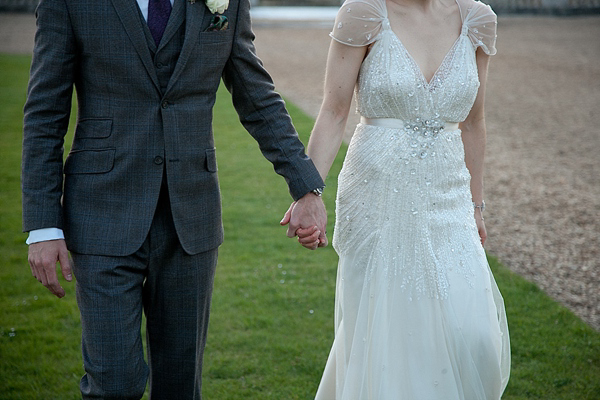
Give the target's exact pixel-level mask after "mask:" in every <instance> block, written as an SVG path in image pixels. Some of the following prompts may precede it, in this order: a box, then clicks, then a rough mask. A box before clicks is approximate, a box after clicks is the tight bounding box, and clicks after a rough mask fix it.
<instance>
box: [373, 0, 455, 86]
mask: <svg viewBox="0 0 600 400" xmlns="http://www.w3.org/2000/svg"><path fill="white" fill-rule="evenodd" d="M383 1H384V4H385V19H387V22H388V26H389V28H390V32H391V33H392V35H393V36H394V37H395V38H396V40H397V41H398V43H399V44H400V46H401V47H402V49H403V50H404V52H405V53H406V55H407V56H408V59H409V60H410V61H411V63H412V64H413V65H414V67H416V69H417V71H418V72H419V76H420V77H421V79H422V80H423V83H424V84H425V85H426V86H431V84H432V83H434V82H435V78H436V76H437V75H438V73H439V71H440V70H441V69H442V67H443V66H444V64H445V63H446V59H447V58H448V57H449V56H450V55H451V54H452V53H453V52H454V48H455V47H456V46H457V44H458V42H459V40H460V39H461V37H462V36H463V31H464V25H465V21H464V19H463V16H462V9H461V8H460V4H459V3H458V0H454V1H455V2H456V5H457V6H458V12H459V14H460V33H459V35H458V37H457V38H456V40H454V43H452V46H450V49H448V51H447V52H446V54H445V55H444V57H443V58H442V62H441V63H440V65H439V66H438V67H437V69H436V70H435V72H434V73H433V75H431V78H430V79H429V80H427V77H426V76H425V74H424V73H423V70H422V69H421V67H420V66H419V63H417V60H415V58H414V57H413V56H412V54H410V51H408V49H407V48H406V46H405V45H404V43H402V40H400V38H399V37H398V35H397V34H396V32H394V30H393V29H392V24H391V23H390V19H389V10H388V5H387V2H388V0H383Z"/></svg>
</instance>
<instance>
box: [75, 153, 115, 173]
mask: <svg viewBox="0 0 600 400" xmlns="http://www.w3.org/2000/svg"><path fill="white" fill-rule="evenodd" d="M114 163H115V149H102V150H78V151H72V152H71V153H70V154H69V156H68V157H67V161H66V162H65V175H70V174H103V173H105V172H108V171H110V170H111V169H112V168H113V165H114Z"/></svg>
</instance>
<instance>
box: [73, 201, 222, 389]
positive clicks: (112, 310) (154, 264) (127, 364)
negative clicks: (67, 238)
mask: <svg viewBox="0 0 600 400" xmlns="http://www.w3.org/2000/svg"><path fill="white" fill-rule="evenodd" d="M168 204H169V203H168V198H167V196H165V195H161V200H160V201H159V205H158V208H157V212H156V215H155V217H154V221H153V223H152V228H151V230H150V233H149V235H148V238H147V240H146V241H145V242H144V244H143V246H142V247H141V248H140V250H138V251H137V252H136V253H134V254H132V255H130V256H126V257H103V256H94V255H82V254H75V253H73V254H72V257H73V263H74V266H75V267H74V268H75V276H76V278H77V302H78V305H79V309H80V312H81V323H82V329H83V335H82V348H83V361H84V367H85V371H86V374H85V375H84V376H83V378H82V379H81V384H80V388H81V393H82V396H83V398H84V399H97V398H101V399H139V398H141V397H142V395H143V393H144V389H145V386H146V381H147V379H148V375H150V396H151V399H153V400H160V399H182V400H185V399H200V398H201V383H202V381H201V376H202V357H203V353H204V346H205V343H206V332H207V328H208V319H209V310H210V301H211V296H212V287H213V280H214V273H215V268H216V264H217V249H214V250H211V251H208V252H205V253H200V254H196V255H189V254H186V253H185V252H184V251H183V249H182V248H181V245H180V244H179V241H178V239H177V235H176V232H175V228H174V226H173V219H172V216H171V212H170V208H169V205H168ZM142 309H144V311H145V313H146V317H147V339H148V363H149V366H150V368H148V366H147V365H146V363H145V361H144V355H143V348H142V341H141V334H140V327H141V319H142Z"/></svg>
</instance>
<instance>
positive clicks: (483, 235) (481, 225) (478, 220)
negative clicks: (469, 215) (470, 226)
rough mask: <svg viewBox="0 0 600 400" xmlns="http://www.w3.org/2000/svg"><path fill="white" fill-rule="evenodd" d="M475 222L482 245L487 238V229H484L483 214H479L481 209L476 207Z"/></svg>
mask: <svg viewBox="0 0 600 400" xmlns="http://www.w3.org/2000/svg"><path fill="white" fill-rule="evenodd" d="M475 223H476V224H477V232H479V238H480V239H481V245H482V246H483V245H484V244H485V240H486V239H487V231H486V230H485V222H484V220H483V215H481V210H480V209H478V208H476V209H475Z"/></svg>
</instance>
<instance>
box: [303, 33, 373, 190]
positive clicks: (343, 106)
mask: <svg viewBox="0 0 600 400" xmlns="http://www.w3.org/2000/svg"><path fill="white" fill-rule="evenodd" d="M366 53H367V46H362V47H352V46H347V45H344V44H341V43H339V42H337V41H335V40H332V41H331V45H330V47H329V53H328V55H327V67H326V69H325V91H324V95H323V103H322V105H321V109H320V111H319V115H318V116H317V121H316V123H315V126H314V128H313V131H312V134H311V136H310V140H309V142H308V150H307V152H308V155H309V156H310V158H311V159H312V160H313V163H314V164H315V166H316V167H317V170H318V171H319V174H321V178H323V180H325V178H326V177H327V174H328V172H329V169H330V168H331V164H332V163H333V160H334V158H335V156H336V155H337V152H338V151H339V149H340V145H341V143H342V139H343V137H344V131H345V128H346V121H347V120H348V113H349V111H350V105H351V104H352V95H353V92H354V87H355V86H356V81H357V79H358V72H359V70H360V66H361V64H362V62H363V60H364V58H365V55H366Z"/></svg>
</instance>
